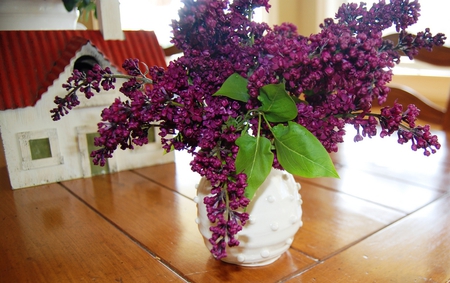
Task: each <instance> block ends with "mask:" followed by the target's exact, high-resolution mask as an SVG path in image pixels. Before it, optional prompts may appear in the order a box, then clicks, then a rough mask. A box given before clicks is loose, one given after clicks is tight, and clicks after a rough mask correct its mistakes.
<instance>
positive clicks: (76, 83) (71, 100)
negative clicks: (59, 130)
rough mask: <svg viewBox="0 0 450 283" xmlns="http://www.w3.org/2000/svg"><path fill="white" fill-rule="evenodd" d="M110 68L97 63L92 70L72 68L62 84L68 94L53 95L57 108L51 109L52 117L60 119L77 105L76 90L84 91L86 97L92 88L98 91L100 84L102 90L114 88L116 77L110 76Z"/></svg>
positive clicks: (90, 95)
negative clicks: (70, 74) (85, 70)
mask: <svg viewBox="0 0 450 283" xmlns="http://www.w3.org/2000/svg"><path fill="white" fill-rule="evenodd" d="M111 74H112V73H111V70H110V69H109V67H107V68H105V69H102V68H101V67H100V66H99V65H95V66H94V67H93V68H92V70H89V71H87V73H86V74H85V73H83V72H80V71H79V70H74V71H73V74H72V76H71V77H69V79H68V80H67V83H66V84H63V88H65V89H66V90H67V91H68V92H69V94H68V95H66V96H65V97H63V98H61V97H55V100H54V102H55V104H56V105H57V108H55V109H52V110H51V111H50V113H52V116H51V117H52V119H53V120H55V121H57V120H59V119H61V116H64V115H67V114H68V113H69V110H71V109H72V108H74V107H76V106H78V105H79V104H80V101H79V100H78V96H77V91H78V90H79V91H80V92H82V93H84V95H85V96H86V98H88V99H89V98H91V97H92V96H94V92H93V90H95V91H96V92H97V93H98V92H100V85H101V86H102V88H103V89H104V90H110V89H114V88H115V86H114V83H115V82H116V78H115V77H113V76H110V75H111Z"/></svg>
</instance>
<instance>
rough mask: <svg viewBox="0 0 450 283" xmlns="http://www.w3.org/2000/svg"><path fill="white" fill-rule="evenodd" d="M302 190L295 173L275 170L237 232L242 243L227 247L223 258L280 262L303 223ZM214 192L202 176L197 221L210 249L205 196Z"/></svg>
mask: <svg viewBox="0 0 450 283" xmlns="http://www.w3.org/2000/svg"><path fill="white" fill-rule="evenodd" d="M299 189H300V184H299V183H297V182H296V181H295V180H294V177H293V176H292V174H290V173H288V172H286V171H281V170H277V169H272V171H271V172H270V174H269V176H268V177H267V179H266V180H265V181H264V183H263V184H262V185H261V187H259V188H258V190H257V192H256V194H255V196H254V198H253V200H252V201H251V202H250V204H249V206H248V207H247V212H248V213H249V221H248V222H247V224H246V225H245V226H244V227H243V229H242V230H241V231H240V232H239V233H238V234H237V236H238V237H237V239H238V240H239V242H240V244H239V246H237V247H232V248H230V247H228V246H227V248H226V252H227V257H225V258H223V259H222V260H223V261H225V262H228V263H233V264H238V265H242V266H262V265H267V264H270V263H272V262H274V261H276V260H277V259H278V258H279V257H280V256H281V255H282V254H283V253H284V252H285V251H287V250H288V249H289V247H290V246H291V244H292V242H293V240H294V236H295V234H296V233H297V231H298V229H299V228H300V227H301V226H302V224H303V223H302V221H301V217H302V209H301V203H302V200H301V197H300V194H299V193H298V191H299ZM210 191H211V185H210V183H209V182H208V181H207V180H206V179H205V178H202V179H201V181H200V183H199V184H198V186H197V197H196V198H195V202H196V203H197V219H196V222H197V224H198V227H199V230H200V233H201V234H202V236H203V238H204V242H205V245H206V246H207V248H208V249H209V250H211V248H212V246H211V244H210V243H209V241H208V239H209V238H210V237H211V231H210V230H209V227H210V226H211V223H210V221H209V220H208V217H207V213H206V206H205V204H204V203H203V198H204V197H205V196H207V195H209V194H210Z"/></svg>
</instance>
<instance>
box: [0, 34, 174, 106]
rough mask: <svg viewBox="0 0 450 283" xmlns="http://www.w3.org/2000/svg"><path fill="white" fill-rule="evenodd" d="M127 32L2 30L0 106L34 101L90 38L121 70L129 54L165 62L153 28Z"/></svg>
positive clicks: (154, 62) (158, 62)
mask: <svg viewBox="0 0 450 283" xmlns="http://www.w3.org/2000/svg"><path fill="white" fill-rule="evenodd" d="M124 33H125V40H123V41H121V40H107V41H105V40H104V39H103V36H102V34H101V32H100V31H93V30H55V31H0V110H6V109H14V108H22V107H26V106H33V105H35V104H36V102H37V101H38V100H39V99H40V98H41V95H42V94H43V93H45V92H46V91H47V88H48V87H49V86H51V85H52V84H53V81H54V80H55V79H57V78H58V77H59V74H61V72H63V70H64V68H65V67H66V66H67V65H68V64H69V63H70V60H71V58H73V57H74V56H75V54H76V52H77V51H78V50H80V48H81V47H82V46H84V45H85V44H86V43H87V42H91V44H92V45H94V46H95V47H96V48H97V49H98V50H99V51H100V53H102V54H103V56H104V57H105V59H107V60H108V61H110V62H111V64H112V65H113V66H114V67H116V68H117V69H119V70H120V71H123V69H122V63H123V62H124V61H125V59H128V58H138V59H139V60H141V61H143V62H145V63H146V64H147V65H149V66H153V65H158V66H165V65H166V63H165V57H164V52H163V50H162V48H161V47H160V46H159V43H158V40H157V39H156V36H155V34H154V33H153V32H151V31H125V32H124Z"/></svg>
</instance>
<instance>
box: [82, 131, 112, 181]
mask: <svg viewBox="0 0 450 283" xmlns="http://www.w3.org/2000/svg"><path fill="white" fill-rule="evenodd" d="M98 136H99V134H98V133H88V134H86V138H87V144H88V154H89V155H90V154H91V152H92V151H94V150H96V149H98V147H96V146H95V145H94V138H95V137H98ZM89 158H90V161H91V162H90V165H91V175H92V176H96V175H103V174H108V173H109V165H108V161H106V164H105V166H100V165H95V164H94V162H93V161H92V160H93V159H94V158H93V157H89Z"/></svg>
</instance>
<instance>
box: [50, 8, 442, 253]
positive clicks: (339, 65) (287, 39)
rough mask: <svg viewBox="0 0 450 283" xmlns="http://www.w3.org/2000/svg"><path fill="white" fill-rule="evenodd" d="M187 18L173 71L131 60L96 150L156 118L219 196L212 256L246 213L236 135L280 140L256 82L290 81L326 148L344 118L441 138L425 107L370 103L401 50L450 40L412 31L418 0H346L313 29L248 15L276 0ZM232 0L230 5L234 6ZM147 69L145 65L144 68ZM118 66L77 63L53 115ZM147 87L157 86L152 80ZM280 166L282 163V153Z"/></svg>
mask: <svg viewBox="0 0 450 283" xmlns="http://www.w3.org/2000/svg"><path fill="white" fill-rule="evenodd" d="M183 2H184V7H183V8H181V9H180V12H179V16H180V20H178V21H173V24H172V25H173V34H174V37H173V43H174V44H175V45H176V46H177V47H178V48H180V49H181V50H182V51H183V54H184V55H183V56H182V57H180V58H179V59H177V60H175V61H172V62H171V63H170V64H169V66H168V67H167V69H163V68H160V67H151V68H148V67H147V66H146V65H145V64H142V63H141V62H139V60H137V59H129V60H127V61H126V62H125V63H124V65H123V67H124V69H125V70H126V71H127V72H128V75H121V77H128V80H127V81H126V82H125V83H124V84H123V85H122V87H121V88H120V91H121V92H122V93H123V94H125V95H126V96H127V100H126V101H121V100H119V99H117V100H115V101H114V103H113V104H112V105H111V106H110V107H109V108H107V109H104V110H103V112H102V120H103V121H102V122H101V123H100V124H99V133H100V137H99V138H97V139H96V141H95V143H96V145H98V146H101V149H100V150H97V151H95V152H93V153H92V155H93V156H94V162H96V163H100V164H104V163H105V158H108V157H111V156H112V154H113V152H114V151H115V150H116V149H117V147H120V148H122V149H132V148H133V144H137V145H142V144H145V143H147V142H148V140H147V133H148V130H149V129H150V128H151V127H154V126H156V127H158V128H159V130H160V132H159V135H160V136H161V141H162V146H163V148H164V149H165V150H167V151H170V150H187V151H188V152H190V153H191V154H192V155H193V160H192V162H191V168H192V170H193V171H195V172H198V173H199V174H200V175H201V176H204V177H206V178H207V179H208V180H209V181H210V183H211V185H212V190H211V195H210V196H208V197H206V198H205V200H204V202H205V204H206V206H207V212H208V217H209V220H210V221H211V223H212V228H211V232H212V238H211V239H210V242H211V244H212V245H213V248H212V250H211V252H212V254H213V255H214V257H216V258H223V257H225V256H226V252H225V248H226V245H228V246H230V247H231V246H236V245H238V244H239V241H238V240H237V239H236V237H235V235H236V234H237V233H238V232H239V231H240V230H241V229H242V226H243V225H245V223H246V222H247V220H248V217H249V216H248V214H247V213H245V212H244V209H245V207H247V205H248V203H249V199H248V198H247V197H246V196H245V188H246V186H247V183H246V182H247V176H246V175H245V174H244V173H241V172H236V166H235V160H236V155H237V152H238V150H239V148H238V146H237V145H236V144H235V141H236V139H237V138H239V137H240V136H241V133H242V132H243V131H244V130H247V129H248V128H251V129H252V130H253V133H257V131H258V130H259V135H261V136H263V137H266V138H268V139H269V140H272V141H273V136H272V134H271V132H270V130H269V129H270V127H271V126H274V125H268V124H266V123H263V124H262V125H260V124H258V119H257V118H256V117H254V116H252V115H251V114H249V113H252V111H254V110H255V109H258V108H259V107H260V106H261V102H260V100H259V99H258V96H259V93H260V89H261V88H262V87H263V86H266V85H268V84H277V83H284V85H285V88H286V91H287V92H288V93H289V94H290V95H292V96H293V97H295V98H296V101H297V112H298V115H297V117H296V118H295V119H294V122H297V123H298V124H300V125H302V126H304V127H306V128H307V129H308V130H309V131H311V132H312V133H313V134H314V135H315V136H316V137H317V139H318V140H319V141H320V142H321V143H322V144H323V146H324V147H325V148H326V149H327V150H328V151H330V152H332V151H337V149H338V146H337V145H338V144H339V143H341V142H343V136H344V135H345V130H344V127H345V125H346V124H352V125H354V127H355V129H356V135H355V138H354V140H355V141H360V140H362V139H363V138H364V137H372V136H375V135H377V127H378V126H381V133H380V135H381V136H382V137H383V136H386V135H391V134H393V133H395V132H396V133H397V134H398V137H399V140H398V141H399V143H406V142H411V144H412V149H413V150H417V149H423V150H424V152H425V155H429V154H430V153H434V152H435V151H436V149H439V147H440V145H439V143H438V141H437V138H436V136H434V135H432V134H430V131H429V127H428V126H425V127H421V126H416V125H415V121H416V119H417V115H418V114H419V111H418V109H417V108H415V107H414V106H408V107H407V108H406V110H405V111H404V110H403V107H402V106H401V105H399V104H398V103H396V104H395V105H394V106H392V107H385V108H383V109H382V111H381V113H379V114H376V113H372V112H371V110H372V105H373V103H375V102H377V103H380V104H382V103H383V102H385V101H386V96H387V95H388V93H389V88H388V87H387V86H386V84H387V83H388V82H389V81H390V80H391V78H392V72H391V68H392V67H394V65H395V64H396V63H398V62H399V60H400V54H401V52H404V53H406V54H407V55H408V56H410V57H411V58H412V57H413V56H414V55H416V54H417V52H418V50H419V49H421V48H425V49H431V48H432V47H433V46H439V45H442V44H443V40H444V39H445V37H444V35H443V34H437V35H435V36H432V35H431V33H430V32H429V30H426V31H424V32H422V33H419V34H417V35H412V34H409V33H407V32H406V31H405V28H406V27H408V26H410V25H411V24H414V23H415V22H416V21H417V18H418V16H419V7H420V5H419V4H418V2H417V0H416V1H409V0H391V1H390V3H388V4H387V3H386V2H385V1H383V0H381V1H380V2H379V3H377V4H374V5H373V6H372V7H371V8H370V9H368V8H367V7H366V6H365V5H364V4H363V3H362V4H360V5H357V4H344V5H342V7H341V8H340V9H339V11H338V13H337V14H336V20H332V19H326V20H325V21H324V23H323V24H322V25H321V31H320V32H319V33H317V34H313V35H310V36H309V37H305V36H302V35H299V34H298V33H297V30H296V27H295V26H293V25H291V24H282V25H280V26H276V27H274V28H273V29H272V28H269V27H268V25H267V24H265V23H256V22H253V21H252V20H251V16H252V13H253V9H254V8H257V7H264V8H265V9H266V10H268V9H269V7H270V5H269V3H268V0H234V1H229V0H184V1H183ZM230 2H232V3H230ZM392 25H394V26H395V27H396V28H397V30H398V31H399V33H400V38H399V43H398V44H394V43H393V42H390V41H385V40H383V38H382V34H381V32H382V30H384V29H386V28H388V27H390V26H392ZM143 67H144V68H145V70H144V71H142V68H143ZM234 73H237V74H239V75H241V76H242V77H244V78H246V79H247V80H248V86H247V88H248V94H249V95H250V99H249V100H248V101H247V102H242V101H238V100H233V99H230V98H228V97H225V96H213V94H214V93H215V92H216V91H217V90H218V89H219V88H220V87H221V86H222V85H223V83H224V81H225V80H226V79H227V78H228V77H229V76H230V75H232V74H234ZM113 83H114V75H111V74H110V71H109V70H108V69H105V70H102V69H100V68H99V67H95V68H94V70H92V71H90V72H88V73H87V74H82V73H80V72H76V71H75V72H74V74H73V76H72V77H71V78H70V79H69V81H68V84H66V85H64V87H65V88H66V89H67V90H68V91H70V92H69V94H68V95H67V96H66V97H65V98H56V99H55V103H56V104H57V105H58V107H57V108H56V109H54V110H52V113H53V116H52V117H53V118H54V120H58V119H59V118H60V116H64V115H65V114H67V112H68V110H70V109H72V108H73V107H74V106H76V105H77V103H78V99H77V96H76V92H77V90H80V91H81V92H84V94H85V95H86V97H88V98H89V97H90V96H92V94H93V92H92V90H95V91H97V92H98V91H99V90H100V86H102V87H103V89H105V90H108V89H110V88H112V87H113ZM150 84H151V85H150ZM274 155H275V158H274V162H273V166H274V167H275V168H282V166H281V165H280V164H279V162H278V159H277V156H276V152H274Z"/></svg>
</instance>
